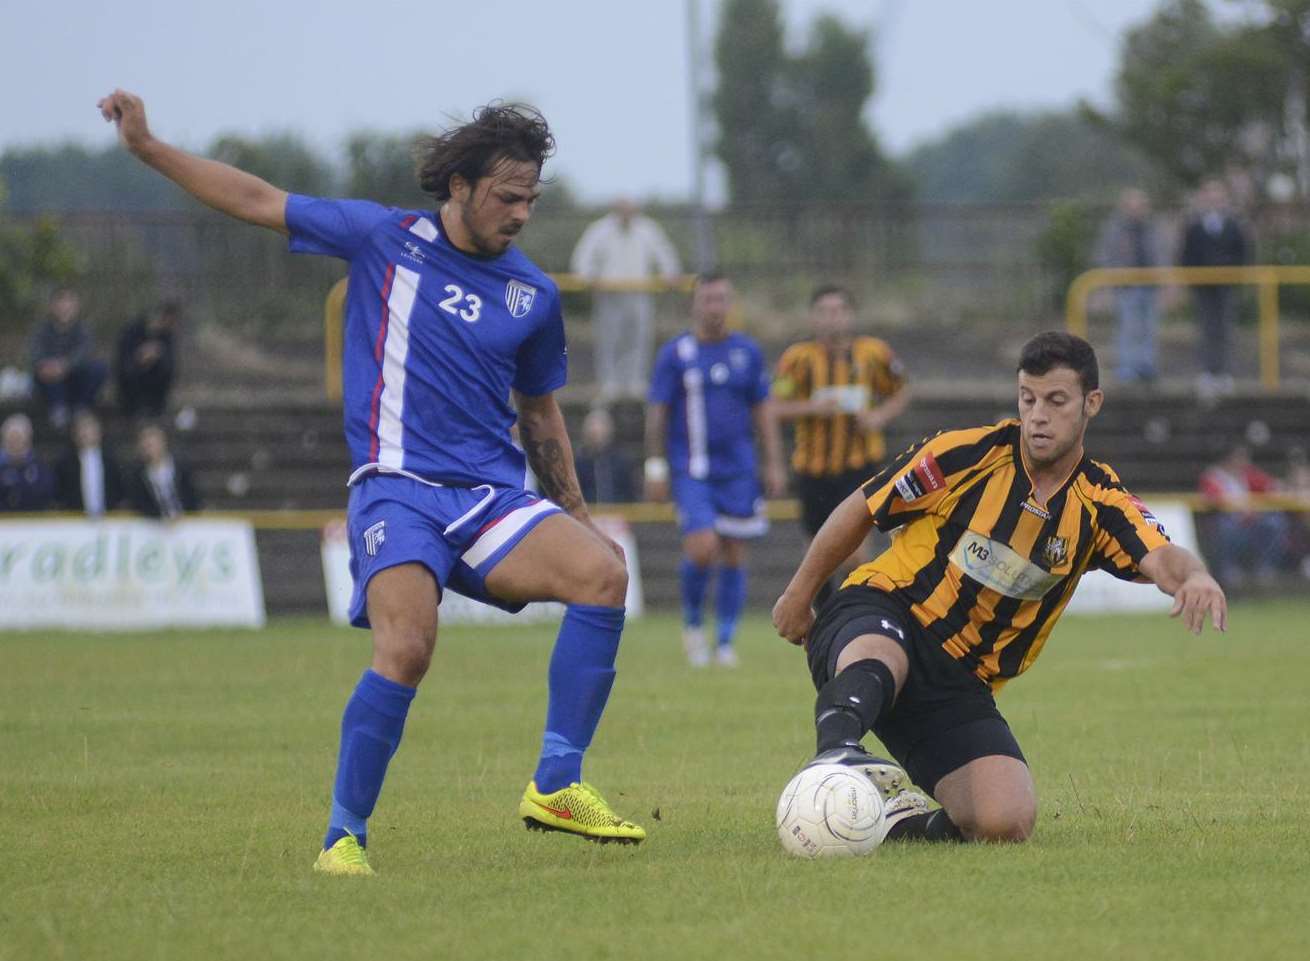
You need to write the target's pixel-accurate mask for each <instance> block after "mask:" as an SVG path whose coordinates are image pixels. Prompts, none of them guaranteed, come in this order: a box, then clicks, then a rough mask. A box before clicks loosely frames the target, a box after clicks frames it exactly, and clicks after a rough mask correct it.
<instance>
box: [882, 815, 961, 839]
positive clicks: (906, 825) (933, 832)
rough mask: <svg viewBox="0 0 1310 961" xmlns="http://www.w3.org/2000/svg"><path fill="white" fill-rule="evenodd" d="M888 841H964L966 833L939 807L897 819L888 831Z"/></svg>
mask: <svg viewBox="0 0 1310 961" xmlns="http://www.w3.org/2000/svg"><path fill="white" fill-rule="evenodd" d="M887 840H888V841H963V840H964V835H963V834H961V833H960V829H959V828H957V827H956V826H955V822H954V821H952V820H951V819H950V817H949V816H948V815H947V814H946V812H945V811H944V810H943V809H941V808H938V809H937V810H936V811H928V812H926V813H924V814H911V815H910V816H909V817H907V818H906V819H905V820H903V821H897V822H896V823H895V824H893V825H892V828H891V830H890V831H888V832H887Z"/></svg>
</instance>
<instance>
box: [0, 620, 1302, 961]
mask: <svg viewBox="0 0 1310 961" xmlns="http://www.w3.org/2000/svg"><path fill="white" fill-rule="evenodd" d="M552 634H553V631H551V630H547V629H543V628H539V627H534V628H517V629H504V628H500V629H473V628H461V629H455V628H451V629H449V630H447V631H445V632H444V634H443V637H442V639H441V642H440V644H439V648H438V652H437V656H436V659H435V662H434V667H433V671H432V673H431V674H430V675H429V678H428V680H427V681H426V682H425V683H424V685H423V688H422V689H421V691H420V693H419V696H418V699H417V700H416V702H415V705H414V709H413V711H412V712H411V714H410V720H409V726H408V730H407V732H406V737H405V742H404V744H403V746H402V747H401V749H400V753H399V754H398V755H397V757H396V759H395V761H394V762H393V764H392V768H391V775H390V777H389V779H388V782H387V785H386V787H385V789H384V791H383V794H382V799H381V802H380V804H379V807H378V811H377V812H376V814H375V815H374V818H373V820H372V822H371V824H370V842H371V843H370V850H371V856H372V860H373V863H374V866H375V867H376V868H377V869H378V871H379V872H380V876H379V877H377V878H375V879H372V880H356V879H329V878H322V877H318V876H316V875H314V874H313V873H311V871H310V864H311V862H312V861H313V858H314V856H315V854H316V852H317V849H318V845H319V842H320V840H321V834H322V829H323V821H324V817H325V815H326V812H327V805H328V795H329V791H330V782H331V777H332V770H333V764H334V761H335V752H336V739H337V726H338V723H339V720H340V711H341V707H342V704H343V703H344V699H345V697H346V694H347V692H348V690H349V689H350V687H351V686H352V685H353V683H354V681H355V679H356V678H357V676H358V674H359V672H360V670H361V669H362V667H363V665H364V664H365V662H366V658H367V644H368V640H367V635H366V634H364V633H363V632H358V631H346V630H337V629H333V628H329V627H326V626H323V625H321V624H318V623H316V622H310V621H280V622H277V623H275V624H274V625H273V626H272V627H271V628H270V629H268V630H266V631H263V632H258V633H245V632H217V631H215V632H197V633H177V634H162V635H140V636H137V635H129V636H98V637H95V636H93V637H84V636H73V635H68V634H40V635H38V634H6V635H0V654H3V671H0V961H11V959H12V961H20V959H21V961H28V959H34V958H59V959H94V958H124V959H128V958H131V959H138V958H139V959H164V958H188V959H191V958H224V959H242V961H246V959H252V961H253V959H278V958H315V959H318V958H352V959H364V961H371V959H388V961H389V959H404V958H415V959H419V958H422V959H446V958H478V959H502V958H504V959H523V961H549V959H555V958H560V959H574V961H581V959H590V958H614V959H619V958H676V959H700V958H705V959H709V958H714V959H737V958H742V959H767V958H789V959H790V958H797V959H806V958H822V957H832V958H838V957H840V958H868V959H877V958H952V959H971V958H978V959H987V961H995V959H1001V958H1024V959H1040V958H1050V957H1061V958H1066V959H1084V958H1116V959H1122V958H1143V959H1168V958H1178V959H1188V961H1196V959H1203V958H1223V959H1226V961H1231V959H1232V958H1234V957H1241V958H1250V959H1266V958H1305V957H1310V947H1307V946H1310V790H1308V789H1310V697H1308V696H1307V690H1310V603H1306V602H1291V601H1289V602H1282V603H1267V604H1260V605H1238V606H1237V607H1236V608H1235V609H1234V611H1233V614H1232V629H1231V631H1230V633H1228V634H1227V635H1218V634H1215V633H1210V632H1207V633H1206V634H1205V635H1203V636H1202V637H1200V638H1199V639H1198V638H1193V637H1191V636H1190V635H1188V634H1187V633H1186V632H1185V631H1184V630H1183V629H1182V627H1181V626H1180V625H1179V624H1177V623H1176V622H1172V621H1169V620H1167V619H1166V618H1164V617H1163V616H1155V617H1106V618H1085V619H1074V618H1069V619H1066V621H1065V622H1063V623H1062V624H1061V625H1060V626H1059V627H1058V628H1057V629H1056V632H1055V635H1054V637H1053V638H1052V640H1051V643H1050V644H1049V645H1048V646H1047V650H1046V652H1045V653H1044V654H1043V656H1042V657H1041V659H1040V660H1039V662H1038V663H1037V665H1036V667H1035V668H1034V669H1033V670H1032V671H1031V672H1030V673H1029V674H1028V675H1026V676H1025V677H1023V678H1021V679H1020V680H1018V681H1016V682H1014V683H1013V684H1011V685H1010V687H1009V688H1008V689H1007V690H1006V692H1005V693H1004V694H1003V695H1002V697H1001V699H1000V703H1001V709H1002V710H1003V711H1004V712H1005V713H1006V715H1007V716H1008V718H1009V719H1010V722H1011V724H1012V725H1013V726H1014V728H1015V731H1016V733H1017V734H1018V737H1019V740H1020V742H1021V743H1022V744H1023V746H1024V749H1025V751H1026V753H1027V755H1028V758H1029V761H1030V762H1031V764H1032V766H1033V770H1034V773H1035V776H1036V780H1037V785H1038V791H1039V795H1040V801H1041V811H1040V815H1039V819H1038V824H1037V832H1036V835H1035V837H1034V839H1033V840H1032V841H1031V842H1030V843H1029V844H1027V845H1023V846H1000V847H997V846H990V847H964V846H930V845H911V846H888V847H886V848H883V849H881V850H879V851H877V852H875V853H874V854H873V855H872V856H870V857H868V858H863V859H856V860H850V861H828V862H814V863H811V862H801V861H796V860H792V859H790V858H788V857H787V856H785V855H784V854H783V853H782V851H781V849H780V848H779V846H778V844H777V841H776V839H775V836H774V830H773V807H774V802H775V800H776V798H777V795H778V793H779V791H780V790H781V789H782V786H783V784H784V783H786V781H787V780H788V778H789V777H790V776H791V774H792V773H793V771H794V770H795V768H796V767H797V766H798V764H799V763H800V762H802V761H803V760H804V759H805V758H806V757H807V755H808V753H809V751H810V750H811V748H812V743H811V738H812V733H811V725H810V713H811V705H812V702H813V691H812V689H811V688H810V686H809V681H808V677H807V675H806V672H805V670H804V669H803V663H802V657H801V655H800V654H799V652H798V651H796V650H795V649H793V648H790V647H789V646H787V645H786V644H785V643H784V642H782V641H780V640H778V639H777V638H775V637H773V636H772V632H771V631H770V629H769V627H768V625H767V623H766V622H765V621H764V620H763V619H761V618H755V619H751V620H749V621H748V622H747V623H746V624H745V626H744V631H743V634H744V636H743V639H742V645H741V646H742V659H743V664H742V666H741V668H740V669H739V670H737V671H735V672H727V671H722V670H714V669H711V670H707V671H704V672H699V673H693V672H692V671H691V670H690V669H689V668H687V667H686V666H685V665H684V663H683V661H682V657H681V652H680V649H679V644H678V640H677V625H676V623H675V622H674V621H673V620H672V619H670V618H667V617H655V618H650V619H647V620H645V621H642V622H639V623H635V624H633V625H631V626H630V628H629V631H628V634H627V637H626V640H625V644H624V648H623V651H622V654H621V656H620V663H619V679H618V683H617V686H616V688H615V692H614V696H613V699H612V700H611V703H610V709H609V712H608V714H607V716H606V719H605V722H604V724H603V725H602V727H601V730H600V734H599V736H598V738H597V741H596V743H595V745H594V746H593V748H592V751H591V753H590V755H589V757H588V767H587V772H588V776H589V777H590V779H592V780H593V781H594V782H595V783H596V784H597V786H598V787H599V788H600V789H601V790H602V791H603V792H604V793H605V794H606V795H607V796H608V797H609V799H610V800H611V802H612V803H613V804H614V805H615V807H616V808H617V809H618V810H619V811H621V812H622V813H624V814H626V815H628V816H630V817H632V818H634V819H635V820H637V821H640V822H641V823H643V824H644V825H645V826H646V828H647V829H648V831H649V832H650V838H649V840H648V841H647V842H646V843H645V844H644V845H642V846H641V847H639V848H636V849H630V848H623V847H618V846H604V847H602V846H596V845H592V844H588V843H585V842H582V841H579V840H577V839H573V838H568V837H562V836H558V835H541V834H537V833H528V832H527V831H525V830H524V829H523V827H522V824H521V822H519V821H518V820H517V818H516V814H515V807H516V804H517V801H518V797H519V794H520V792H521V791H522V789H523V786H524V784H525V783H526V781H527V779H528V777H529V776H530V775H531V773H532V769H533V765H534V762H535V758H536V750H537V746H538V738H539V735H540V728H541V722H542V718H543V716H544V709H545V708H544V703H545V690H544V685H545V672H546V662H547V659H548V656H549V648H550V639H551V635H552ZM656 811H658V817H657V816H656V814H655V813H654V812H656Z"/></svg>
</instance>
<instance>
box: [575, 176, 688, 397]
mask: <svg viewBox="0 0 1310 961" xmlns="http://www.w3.org/2000/svg"><path fill="white" fill-rule="evenodd" d="M679 269H680V268H679V265H678V254H677V251H675V250H674V249H673V244H672V243H670V242H669V238H668V235H667V234H665V233H664V230H663V229H662V228H661V227H660V225H659V224H657V223H656V222H655V221H654V220H651V219H650V218H649V217H645V216H643V215H642V213H641V211H640V210H639V209H638V207H637V205H636V204H635V203H633V202H632V201H631V200H628V199H626V198H621V199H619V200H617V201H616V202H615V204H614V208H613V210H612V211H611V212H610V213H608V214H606V215H605V216H604V217H602V218H601V219H600V220H597V221H595V222H594V223H592V224H590V225H589V226H588V227H587V229H586V230H585V231H583V234H582V239H580V240H579V241H578V245H577V247H575V248H574V250H573V263H572V270H573V272H574V273H575V274H579V275H581V276H582V277H583V279H585V280H586V281H587V282H588V283H590V284H592V285H593V287H594V289H595V295H594V300H593V310H592V321H593V326H594V337H595V344H596V375H597V377H596V379H597V381H598V382H599V387H600V396H599V398H598V400H600V401H601V402H608V401H612V400H617V399H619V398H622V397H631V398H634V399H637V400H641V399H642V398H644V397H645V394H646V383H647V378H648V376H649V371H650V359H651V349H652V345H653V343H654V334H655V330H654V326H655V301H654V298H653V297H652V296H651V294H650V292H649V291H648V290H642V289H640V288H641V287H642V285H643V284H646V283H648V282H649V281H651V280H652V279H654V278H663V279H665V280H668V279H671V278H672V277H674V276H676V275H677V274H678V272H679Z"/></svg>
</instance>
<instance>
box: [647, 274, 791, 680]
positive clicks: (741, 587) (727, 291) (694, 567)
mask: <svg viewBox="0 0 1310 961" xmlns="http://www.w3.org/2000/svg"><path fill="white" fill-rule="evenodd" d="M732 304H733V289H732V282H731V281H730V280H728V278H727V277H724V276H722V275H721V274H705V275H703V276H701V277H699V278H697V281H696V286H695V289H694V290H693V291H692V299H691V315H692V329H691V330H689V331H686V332H685V333H682V334H679V335H678V336H677V337H675V338H673V339H672V340H670V341H669V342H668V343H666V344H664V345H663V346H662V347H661V348H660V350H659V353H658V355H657V356H656V358H655V371H654V374H653V375H652V377H651V385H650V398H649V401H650V402H649V405H648V406H647V408H646V454H647V457H646V496H647V497H648V498H649V499H652V500H663V499H665V498H666V497H668V496H669V491H670V487H671V488H672V494H673V500H674V503H675V504H676V505H677V509H678V523H679V526H680V527H681V530H682V565H681V569H680V577H681V584H682V611H683V647H684V649H685V650H686V652H687V658H688V660H689V661H690V662H691V664H692V665H693V666H695V667H701V666H704V665H705V664H707V663H709V648H708V646H707V644H706V641H705V633H704V628H703V627H702V622H701V621H702V611H701V609H702V606H703V605H704V602H705V593H706V589H707V587H708V584H709V580H710V575H711V574H712V573H713V569H714V565H715V564H716V563H717V564H718V566H719V567H718V571H719V576H718V586H717V590H716V593H715V627H716V634H717V645H716V655H715V656H716V658H717V660H718V663H720V664H721V665H723V666H725V667H732V666H734V665H735V664H736V663H737V654H736V651H735V650H734V648H733V637H734V635H735V632H736V628H737V621H738V619H739V618H740V617H741V612H742V608H743V607H744V606H745V603H746V541H747V540H749V539H751V538H755V537H759V536H760V535H762V534H763V533H765V531H767V530H768V524H769V522H768V518H767V517H766V516H765V514H764V500H763V498H762V497H761V496H760V482H759V477H758V468H757V466H756V463H755V438H756V436H757V435H758V436H759V437H760V439H761V440H762V441H763V443H764V446H765V458H766V459H765V464H766V477H767V486H768V490H769V495H770V496H772V497H777V496H779V495H780V494H781V493H782V491H783V488H784V486H785V483H786V476H785V475H786V472H785V468H784V467H783V463H782V451H781V448H780V447H779V445H778V432H777V430H776V428H775V427H774V426H773V425H772V424H771V421H770V414H769V401H768V397H769V373H768V368H767V366H766V365H765V363H764V355H763V353H762V352H761V350H760V347H759V345H758V344H757V343H755V341H754V340H753V339H751V338H750V337H748V336H747V335H746V334H743V333H741V332H740V331H733V330H729V329H728V315H729V313H730V312H731V310H732Z"/></svg>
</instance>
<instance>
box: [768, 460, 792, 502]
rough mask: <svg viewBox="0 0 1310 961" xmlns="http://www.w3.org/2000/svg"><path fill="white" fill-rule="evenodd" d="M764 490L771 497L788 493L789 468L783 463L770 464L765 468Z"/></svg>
mask: <svg viewBox="0 0 1310 961" xmlns="http://www.w3.org/2000/svg"><path fill="white" fill-rule="evenodd" d="M764 492H765V493H766V494H768V495H769V496H770V497H782V496H784V495H785V494H786V493H787V468H786V467H784V466H783V465H782V464H769V465H768V466H767V467H766V468H765V470H764Z"/></svg>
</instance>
